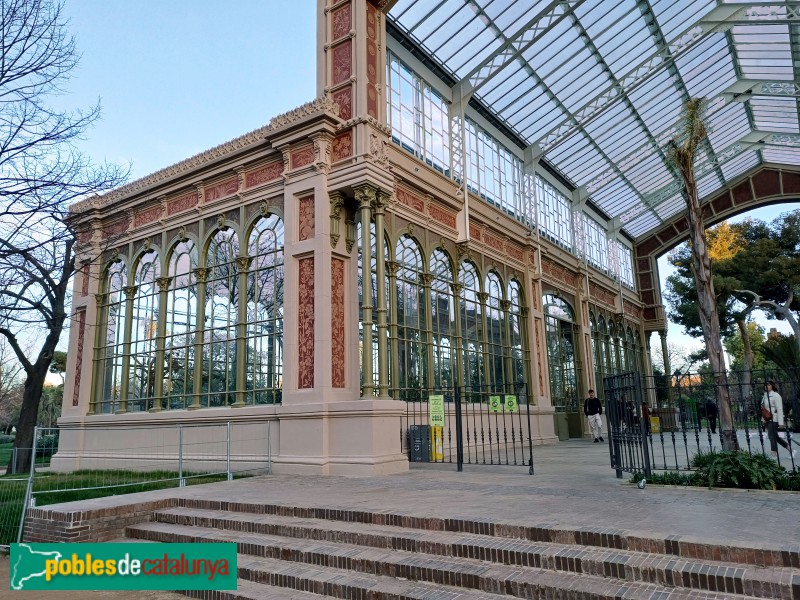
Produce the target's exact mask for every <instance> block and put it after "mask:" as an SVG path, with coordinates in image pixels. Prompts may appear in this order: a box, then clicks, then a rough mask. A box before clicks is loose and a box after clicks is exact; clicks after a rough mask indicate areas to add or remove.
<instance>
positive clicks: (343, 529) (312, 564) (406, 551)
mask: <svg viewBox="0 0 800 600" xmlns="http://www.w3.org/2000/svg"><path fill="white" fill-rule="evenodd" d="M125 532H126V537H127V538H128V539H130V540H139V541H151V542H236V543H237V544H238V552H239V558H238V563H239V564H238V567H239V589H238V590H237V591H230V592H187V594H189V595H192V596H195V597H199V598H214V599H216V598H219V599H226V600H227V599H231V600H232V599H275V600H283V599H297V600H301V599H308V600H311V599H315V598H320V597H321V596H324V597H332V598H344V599H352V600H362V599H364V600H378V599H387V600H412V599H413V600H423V599H424V600H439V599H442V600H444V599H448V600H450V599H453V600H455V599H464V600H472V599H475V600H477V599H486V600H496V599H500V598H506V599H509V598H542V599H544V598H547V599H560V598H565V599H567V598H568V599H578V598H580V599H584V598H586V599H588V598H592V599H606V598H608V599H612V598H635V599H639V598H641V599H644V598H648V599H660V598H674V599H676V600H677V599H682V598H698V599H699V598H706V599H718V598H719V599H721V598H731V599H736V598H786V599H792V598H794V599H797V600H800V546H789V547H778V546H776V547H774V548H745V547H738V546H734V547H732V546H725V545H716V544H712V543H708V544H706V543H696V542H694V543H693V542H687V541H683V540H680V539H679V538H666V539H659V538H658V537H644V536H636V535H631V534H627V533H625V532H622V531H618V530H612V529H565V528H556V527H550V526H538V527H531V526H525V525H509V524H505V523H494V522H492V521H474V520H463V519H439V518H433V517H416V516H408V515H397V514H391V513H387V512H380V511H374V512H373V511H368V510H363V511H348V510H339V509H331V508H295V507H290V506H281V505H271V504H246V503H234V502H220V501H209V500H194V499H180V500H179V503H178V506H176V507H173V508H165V509H160V510H156V511H154V513H153V515H152V521H150V522H146V523H141V524H138V525H130V526H128V527H127V528H126V530H125Z"/></svg>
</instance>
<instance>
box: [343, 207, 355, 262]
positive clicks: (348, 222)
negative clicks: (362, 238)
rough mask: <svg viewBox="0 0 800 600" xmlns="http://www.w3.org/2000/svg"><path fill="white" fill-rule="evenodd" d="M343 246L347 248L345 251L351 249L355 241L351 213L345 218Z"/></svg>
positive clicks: (348, 251) (353, 221)
mask: <svg viewBox="0 0 800 600" xmlns="http://www.w3.org/2000/svg"><path fill="white" fill-rule="evenodd" d="M344 224H345V227H346V229H345V232H346V237H345V248H347V253H348V254H350V252H351V251H352V250H353V245H354V244H355V243H356V222H355V219H354V218H353V216H352V215H349V216H348V217H347V218H346V219H345V220H344Z"/></svg>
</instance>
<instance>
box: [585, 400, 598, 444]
mask: <svg viewBox="0 0 800 600" xmlns="http://www.w3.org/2000/svg"><path fill="white" fill-rule="evenodd" d="M583 414H585V415H586V417H587V418H588V419H589V427H591V429H592V435H593V436H594V443H595V444H597V443H599V442H602V441H603V419H602V418H601V417H600V415H602V414H603V404H602V403H601V402H600V398H595V397H594V390H589V397H588V398H587V399H586V400H585V401H584V403H583Z"/></svg>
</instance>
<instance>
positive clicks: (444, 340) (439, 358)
mask: <svg viewBox="0 0 800 600" xmlns="http://www.w3.org/2000/svg"><path fill="white" fill-rule="evenodd" d="M430 268H431V276H432V277H431V324H432V331H431V346H432V354H433V373H432V377H431V379H430V384H431V387H433V389H435V390H441V389H447V388H451V387H452V386H453V385H454V382H455V381H456V380H455V376H456V365H457V363H456V357H455V355H454V353H453V343H454V341H455V303H454V301H453V289H452V284H453V268H452V266H451V263H450V258H449V257H448V256H447V253H446V252H444V250H442V249H441V248H437V249H436V250H434V251H433V254H432V255H431V267H430Z"/></svg>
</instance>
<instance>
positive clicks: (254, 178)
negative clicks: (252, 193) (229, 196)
mask: <svg viewBox="0 0 800 600" xmlns="http://www.w3.org/2000/svg"><path fill="white" fill-rule="evenodd" d="M282 175H283V161H282V160H278V161H275V162H271V163H268V164H266V165H264V166H262V167H258V168H257V169H253V170H251V171H245V173H244V187H245V188H251V187H255V186H257V185H261V184H262V183H268V182H270V181H275V180H276V179H280V177H281V176H282Z"/></svg>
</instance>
